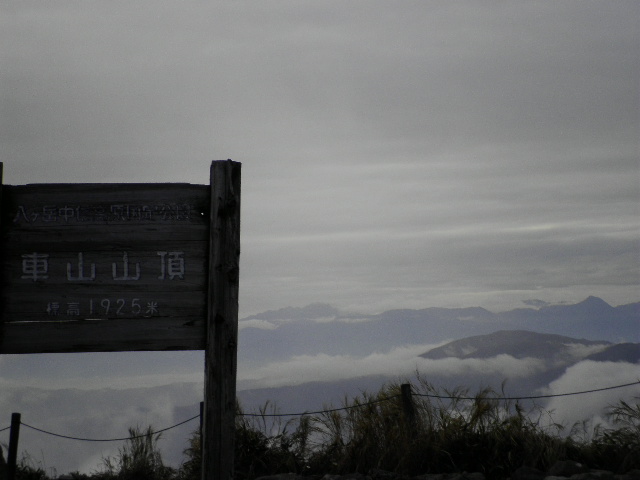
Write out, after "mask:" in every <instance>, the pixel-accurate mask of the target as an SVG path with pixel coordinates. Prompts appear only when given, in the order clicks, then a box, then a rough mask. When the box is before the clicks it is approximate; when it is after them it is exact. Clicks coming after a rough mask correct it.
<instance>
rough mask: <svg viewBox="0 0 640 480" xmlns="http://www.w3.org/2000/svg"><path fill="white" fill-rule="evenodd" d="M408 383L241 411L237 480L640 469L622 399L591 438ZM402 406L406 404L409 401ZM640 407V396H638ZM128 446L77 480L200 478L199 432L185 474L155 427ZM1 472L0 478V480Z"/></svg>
mask: <svg viewBox="0 0 640 480" xmlns="http://www.w3.org/2000/svg"><path fill="white" fill-rule="evenodd" d="M401 388H402V387H401V385H400V384H399V383H393V384H388V385H385V386H383V387H382V388H381V389H380V391H378V392H377V393H367V392H363V393H361V394H360V395H358V396H356V397H354V398H345V399H344V400H343V402H342V405H341V406H340V408H339V409H334V407H333V406H332V405H328V406H326V408H325V410H327V411H326V412H324V413H321V414H317V415H305V416H302V417H301V418H296V419H291V420H289V421H284V420H282V417H273V416H271V415H272V414H276V413H278V409H277V407H276V406H275V405H272V404H270V403H267V404H265V405H264V406H263V407H262V408H260V409H259V410H258V411H257V412H256V413H255V416H245V415H242V412H241V410H240V407H238V415H237V417H236V434H235V436H236V437H235V478H237V479H238V480H252V479H254V478H256V477H259V476H263V475H270V474H275V473H288V472H294V473H297V474H300V475H320V476H322V475H324V474H327V473H331V474H346V473H354V472H359V473H367V472H369V471H370V470H371V469H380V470H385V471H390V472H395V473H398V474H401V475H404V476H414V475H419V474H425V473H449V472H462V471H468V472H472V471H477V472H482V473H484V474H485V476H486V477H487V478H491V479H501V478H509V477H510V474H511V472H513V471H514V470H516V469H517V468H519V467H521V466H528V467H533V468H537V469H539V470H543V471H545V470H547V469H548V468H549V467H550V466H551V465H553V463H555V462H556V461H559V460H575V461H578V462H581V463H584V464H586V465H587V466H589V467H590V468H593V469H603V470H610V471H613V472H614V473H624V472H627V471H629V470H631V469H636V468H640V403H635V404H634V403H629V402H627V401H623V400H620V401H619V402H618V404H616V405H614V406H611V407H610V408H609V411H608V415H609V418H610V420H611V422H612V425H613V427H608V428H605V427H602V426H600V427H597V428H595V429H594V433H593V434H592V435H589V436H587V435H585V434H584V432H586V430H581V429H580V428H579V426H574V428H571V429H567V428H566V427H565V426H562V425H558V424H556V423H553V421H550V419H551V414H550V413H549V412H546V411H544V410H543V409H542V408H540V407H537V406H535V405H533V406H531V407H528V408H527V409H525V407H524V406H523V405H522V404H520V403H518V402H510V401H505V400H504V399H503V397H504V395H503V394H502V392H496V391H494V390H492V389H483V390H481V391H479V392H477V393H475V394H470V393H469V391H468V390H466V389H460V388H459V389H455V390H453V391H444V392H441V391H438V390H437V389H436V388H434V387H433V386H432V385H430V384H428V383H427V382H424V381H422V380H420V379H419V378H418V381H417V382H416V383H414V384H413V385H412V389H413V393H414V394H413V396H412V397H411V399H412V401H411V404H410V405H407V403H406V397H403V396H402V395H401ZM403 400H404V401H403ZM636 400H640V399H636ZM129 433H130V434H131V436H132V437H135V438H132V439H131V440H128V441H127V442H126V443H125V444H124V446H123V447H121V448H120V449H119V452H118V454H117V455H116V456H115V457H113V458H107V459H104V460H103V464H102V468H101V469H99V470H98V471H96V472H94V473H93V474H91V475H84V474H79V473H73V474H72V478H74V479H77V480H87V479H94V480H130V479H137V480H155V479H158V480H196V479H198V480H199V478H200V464H201V456H200V437H199V432H194V433H193V434H192V436H191V437H190V439H189V444H188V446H187V448H186V449H185V451H184V456H185V461H184V463H183V464H182V465H181V467H180V468H179V469H173V468H170V467H167V466H165V465H164V464H163V463H162V458H161V455H160V453H159V451H158V447H157V443H158V441H159V440H160V435H158V434H155V433H154V432H153V430H152V429H151V427H148V428H147V429H146V430H141V429H140V428H135V429H130V431H129ZM1 478H2V475H1V473H0V479H1ZM18 479H29V480H31V479H34V480H47V479H48V477H47V476H46V474H45V472H44V470H43V469H42V468H38V467H34V466H32V465H30V464H29V463H28V462H25V461H22V462H21V465H20V466H19V475H18Z"/></svg>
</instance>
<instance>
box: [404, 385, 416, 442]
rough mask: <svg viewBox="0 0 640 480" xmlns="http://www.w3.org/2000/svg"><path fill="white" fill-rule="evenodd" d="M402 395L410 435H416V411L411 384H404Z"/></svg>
mask: <svg viewBox="0 0 640 480" xmlns="http://www.w3.org/2000/svg"><path fill="white" fill-rule="evenodd" d="M400 394H401V396H402V408H403V410H404V418H405V421H406V424H407V427H408V429H409V433H410V435H412V436H413V435H414V434H415V433H416V410H415V407H414V405H413V398H412V397H411V384H410V383H403V384H402V385H400Z"/></svg>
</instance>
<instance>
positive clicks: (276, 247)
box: [0, 0, 640, 426]
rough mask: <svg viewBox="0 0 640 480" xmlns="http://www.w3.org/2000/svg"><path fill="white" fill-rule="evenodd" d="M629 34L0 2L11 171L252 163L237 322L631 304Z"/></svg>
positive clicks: (461, 17) (520, 14) (370, 15)
mask: <svg viewBox="0 0 640 480" xmlns="http://www.w3.org/2000/svg"><path fill="white" fill-rule="evenodd" d="M638 52H640V2H638V1H637V0H629V1H611V2H604V1H588V0H586V1H585V0H579V1H577V0H575V1H572V0H567V1H563V2H552V1H527V2H503V1H486V2H448V1H444V0H443V1H423V0H420V1H404V2H382V1H366V2H365V1H350V2H345V1H344V0H335V1H322V2H319V1H317V2H301V1H299V0H290V1H279V0H276V1H263V2H246V1H234V2H217V1H213V2H212V1H207V2H177V1H171V2H168V1H167V2H155V1H153V2H152V1H147V0H144V1H143V0H139V1H136V2H129V1H109V2H104V1H102V2H97V1H88V0H82V1H60V0H58V1H55V2H52V1H39V2H36V1H30V0H22V1H19V2H14V1H8V0H0V142H1V144H0V145H1V147H2V148H1V153H0V161H2V162H4V183H5V184H24V183H40V182H45V183H47V182H189V183H200V184H207V183H208V181H209V166H210V162H211V160H218V159H227V158H231V159H233V160H235V161H238V162H241V163H242V254H241V275H240V316H241V317H244V316H248V315H251V314H254V313H258V312H262V311H265V310H269V309H277V308H281V307H285V306H289V305H291V306H303V305H306V304H309V303H312V302H327V303H331V304H333V305H335V306H336V307H338V308H341V309H344V310H354V311H359V312H363V313H379V312H381V311H383V310H385V309H390V308H424V307H430V306H439V307H454V306H482V307H485V308H488V309H490V310H493V311H500V310H508V309H511V308H515V307H522V306H524V304H523V303H522V302H523V301H529V300H534V299H538V300H542V301H544V302H551V303H557V302H563V301H566V302H571V303H575V302H578V301H580V300H583V299H584V298H586V297H587V296H588V295H596V296H599V297H601V298H603V299H604V300H606V301H607V302H609V303H610V304H612V305H620V304H626V303H631V302H636V301H638V300H639V299H640V298H639V295H638V286H639V284H640V268H639V267H640V215H639V213H640V212H639V200H640V160H639V158H640V55H639V53H638ZM172 358H175V357H172ZM189 358H193V357H189ZM7 361H8V360H5V365H6V362H7ZM191 361H192V360H189V361H187V363H189V362H191ZM197 361H198V362H199V361H200V357H197ZM62 363H63V362H62V360H60V364H62ZM114 363H116V364H117V363H118V362H117V361H116V362H114ZM14 365H17V364H14ZM51 365H58V364H57V363H56V362H53V363H52V364H51ZM25 368H26V367H25ZM43 368H45V367H43ZM46 368H50V369H54V367H52V366H49V367H46ZM70 368H71V369H72V370H73V372H75V374H77V375H79V376H80V377H81V376H82V372H79V373H78V371H79V369H80V367H78V366H75V367H70ZM122 368H123V371H126V366H125V365H123V366H122ZM187 370H188V369H187ZM45 371H46V370H45ZM73 372H72V373H73ZM145 373H146V374H149V375H150V374H152V373H153V371H152V370H149V371H148V372H143V374H145ZM172 373H175V372H174V371H172ZM179 373H180V370H179V371H178V374H179ZM4 375H6V372H5V373H4ZM152 383H153V382H152ZM3 423H4V422H0V426H1V424H3Z"/></svg>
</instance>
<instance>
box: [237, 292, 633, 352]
mask: <svg viewBox="0 0 640 480" xmlns="http://www.w3.org/2000/svg"><path fill="white" fill-rule="evenodd" d="M240 328H241V330H240V335H239V337H240V355H241V356H244V358H246V359H248V360H256V361H269V360H275V359H282V358H288V357H290V356H293V355H314V354H319V353H325V354H328V355H336V354H350V355H364V354H369V353H372V352H375V351H380V350H387V349H389V348H391V347H393V346H396V345H416V344H435V343H440V342H443V341H447V340H451V339H461V338H466V337H470V336H474V335H487V334H490V333H493V332H497V331H501V330H525V331H531V332H537V333H545V334H555V335H563V336H567V337H572V338H583V339H586V340H593V341H608V342H612V343H622V342H631V343H634V342H640V302H637V303H632V304H628V305H621V306H618V307H612V306H611V305H609V304H608V303H606V302H605V301H604V300H602V299H600V298H598V297H594V296H590V297H588V298H586V299H585V300H584V301H582V302H579V303H577V304H574V305H550V306H542V307H540V308H520V309H515V310H511V311H508V312H500V313H493V312H490V311H488V310H486V309H484V308H481V307H469V308H437V307H431V308H424V309H419V310H412V309H396V310H388V311H385V312H382V313H380V314H375V315H368V314H367V315H365V314H358V313H350V312H340V311H339V310H338V309H336V308H335V307H332V306H331V305H329V304H322V303H317V304H312V305H308V306H306V307H300V308H297V307H287V308H284V309H280V310H272V311H267V312H263V313H260V314H256V315H252V316H249V317H246V318H243V319H241V320H240Z"/></svg>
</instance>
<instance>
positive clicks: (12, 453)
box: [7, 413, 20, 480]
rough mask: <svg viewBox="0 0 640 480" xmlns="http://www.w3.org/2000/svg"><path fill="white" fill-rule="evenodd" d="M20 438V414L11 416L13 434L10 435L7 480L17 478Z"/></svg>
mask: <svg viewBox="0 0 640 480" xmlns="http://www.w3.org/2000/svg"><path fill="white" fill-rule="evenodd" d="M19 436H20V414H19V413H12V414H11V433H10V435H9V452H8V453H7V480H15V478H16V460H17V458H18V437H19Z"/></svg>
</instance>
